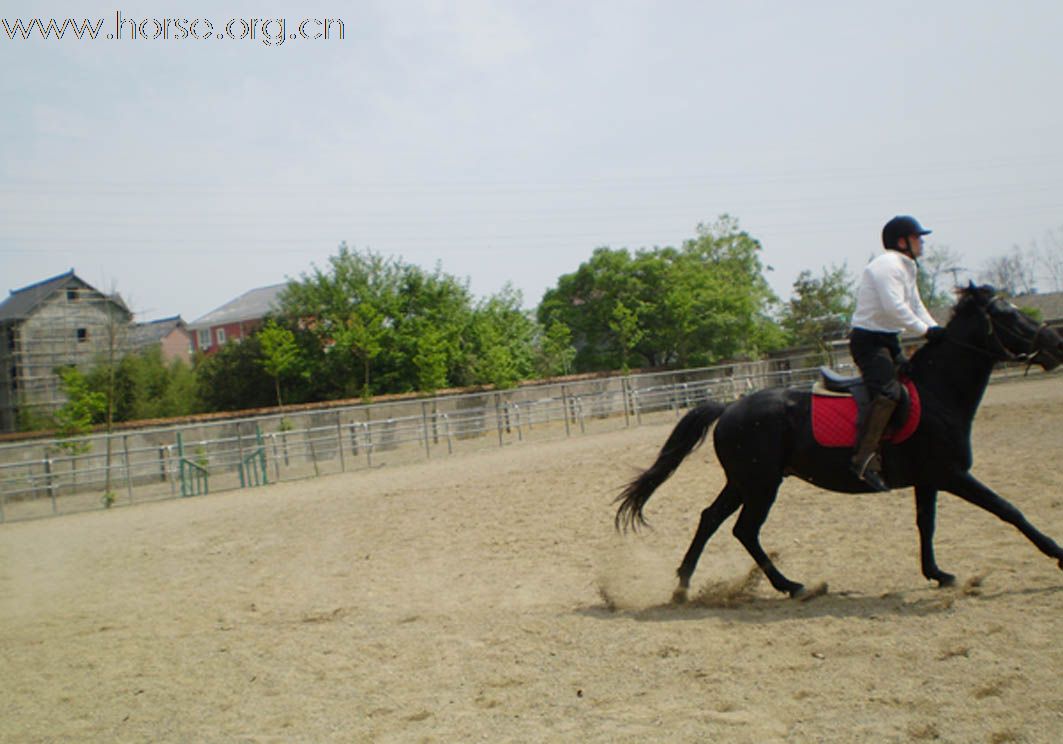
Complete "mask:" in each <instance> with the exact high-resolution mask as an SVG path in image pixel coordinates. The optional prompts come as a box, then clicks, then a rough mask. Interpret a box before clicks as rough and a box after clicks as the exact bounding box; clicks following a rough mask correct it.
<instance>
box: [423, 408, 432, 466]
mask: <svg viewBox="0 0 1063 744" xmlns="http://www.w3.org/2000/svg"><path fill="white" fill-rule="evenodd" d="M421 426H422V428H423V429H424V454H425V457H426V458H428V459H429V460H430V459H432V448H431V443H430V440H429V434H428V401H422V402H421Z"/></svg>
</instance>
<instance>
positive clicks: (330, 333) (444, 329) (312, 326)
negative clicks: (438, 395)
mask: <svg viewBox="0 0 1063 744" xmlns="http://www.w3.org/2000/svg"><path fill="white" fill-rule="evenodd" d="M281 303H282V315H283V316H284V318H285V319H286V321H287V323H288V324H289V326H290V327H300V328H303V329H305V335H306V336H307V338H308V339H309V341H310V342H311V343H312V345H313V346H314V347H315V348H312V349H307V348H306V347H305V346H304V348H303V354H304V358H305V359H306V361H307V365H308V370H309V372H310V377H311V378H313V379H314V380H315V385H316V387H315V395H317V396H318V397H322V398H338V397H349V396H352V395H362V396H367V395H372V394H374V393H391V392H408V391H412V390H418V389H420V390H429V389H439V388H442V387H447V386H448V385H450V384H454V383H457V384H468V383H469V381H470V380H471V378H472V376H473V375H472V372H471V370H470V368H469V361H468V359H469V357H468V354H467V353H466V346H467V344H466V343H465V340H464V339H465V336H466V334H467V330H468V328H469V327H470V323H471V320H472V315H473V308H472V303H471V299H470V295H469V292H468V288H467V287H466V286H465V284H463V283H462V282H460V281H458V280H457V279H455V278H453V277H451V276H448V275H446V274H444V273H443V272H442V271H441V270H440V268H439V267H438V266H437V267H436V269H435V271H431V272H430V271H426V270H424V269H422V268H420V267H417V266H413V265H410V264H405V263H403V262H401V261H398V260H396V259H392V258H384V257H382V256H379V255H377V254H375V253H372V252H370V251H364V252H360V251H352V250H350V249H349V248H348V247H347V246H346V245H345V244H344V245H341V246H340V249H339V252H338V253H337V255H335V256H333V257H331V258H330V259H329V266H328V268H327V269H324V270H322V269H318V268H315V270H314V271H313V272H311V273H310V274H305V275H303V276H302V278H301V279H300V281H297V282H292V283H291V284H290V285H289V286H288V288H287V290H286V291H285V293H284V296H283V297H282V299H281ZM297 335H298V334H297ZM297 340H298V339H297ZM300 343H301V342H300ZM301 345H302V343H301Z"/></svg>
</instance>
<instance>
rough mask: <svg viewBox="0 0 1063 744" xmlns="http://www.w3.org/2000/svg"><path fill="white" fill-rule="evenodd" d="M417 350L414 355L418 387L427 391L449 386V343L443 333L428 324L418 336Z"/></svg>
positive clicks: (432, 391) (431, 391) (430, 391)
mask: <svg viewBox="0 0 1063 744" xmlns="http://www.w3.org/2000/svg"><path fill="white" fill-rule="evenodd" d="M416 343H417V351H416V353H415V354H414V357H413V363H414V366H415V367H417V388H418V390H421V391H423V392H426V393H434V392H435V391H437V390H439V389H441V388H444V387H446V386H447V344H446V339H445V338H444V336H443V333H442V332H441V331H439V330H437V329H436V328H433V327H431V326H427V327H425V328H424V330H422V331H421V333H420V334H418V336H417V342H416Z"/></svg>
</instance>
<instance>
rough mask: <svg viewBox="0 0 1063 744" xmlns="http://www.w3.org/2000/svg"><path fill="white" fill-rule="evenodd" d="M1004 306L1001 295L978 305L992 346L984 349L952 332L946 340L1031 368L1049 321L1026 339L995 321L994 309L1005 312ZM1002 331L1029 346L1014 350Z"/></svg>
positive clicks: (991, 357)
mask: <svg viewBox="0 0 1063 744" xmlns="http://www.w3.org/2000/svg"><path fill="white" fill-rule="evenodd" d="M1004 306H1005V302H1004V301H1003V300H1001V299H1000V298H999V297H994V298H993V299H992V300H990V301H989V303H988V304H987V305H986V306H985V307H982V306H981V305H979V306H978V310H979V312H980V313H981V315H982V317H983V318H984V319H985V321H986V339H987V340H988V341H989V342H990V348H988V349H983V348H982V347H980V346H975V345H973V344H968V343H965V342H963V341H959V340H958V339H955V338H953V337H952V335H951V334H946V335H945V340H946V341H948V342H949V343H951V344H953V345H955V346H959V347H960V348H963V349H967V350H969V351H973V352H976V353H978V354H981V355H982V356H987V357H989V358H990V359H993V360H994V361H997V362H1026V369H1027V370H1029V368H1030V366H1031V365H1032V364H1033V362H1034V359H1035V358H1036V357H1037V354H1038V353H1039V351H1038V349H1037V340H1038V339H1039V338H1040V337H1041V334H1042V333H1044V332H1045V330H1046V329H1047V328H1048V323H1042V324H1041V325H1040V327H1039V328H1038V329H1037V332H1036V333H1034V334H1033V336H1032V337H1030V338H1029V339H1028V340H1027V339H1024V338H1022V337H1020V336H1019V335H1018V334H1017V333H1016V332H1015V331H1013V330H1012V329H1010V328H1000V327H998V326H997V324H996V323H994V322H993V310H996V311H997V314H1003V313H1004V312H1005V310H1004V309H1003V307H1004ZM1007 309H1008V310H1011V307H1010V306H1008V308H1007ZM1001 333H1005V334H1007V335H1008V336H1011V337H1012V338H1013V339H1016V340H1017V341H1019V342H1020V343H1021V344H1025V345H1026V347H1027V348H1026V350H1025V351H1022V352H1018V353H1016V352H1013V351H1012V350H1011V349H1009V348H1008V347H1007V346H1006V345H1005V344H1004V342H1003V341H1002V340H1001V338H1000V336H1001Z"/></svg>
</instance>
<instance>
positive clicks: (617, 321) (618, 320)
mask: <svg viewBox="0 0 1063 744" xmlns="http://www.w3.org/2000/svg"><path fill="white" fill-rule="evenodd" d="M609 328H610V330H612V331H613V333H615V334H616V337H617V340H618V341H619V343H620V369H621V370H622V371H623V372H625V373H626V372H627V371H628V370H629V369H630V367H628V355H629V354H630V353H631V350H632V349H634V348H635V344H637V343H638V342H639V341H640V340H641V339H642V336H643V331H642V329H640V328H639V318H638V314H637V313H636V312H634V311H633V310H629V309H628V308H627V306H626V305H624V303H623V302H618V303H616V305H614V306H613V317H612V318H611V319H610V321H609Z"/></svg>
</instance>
